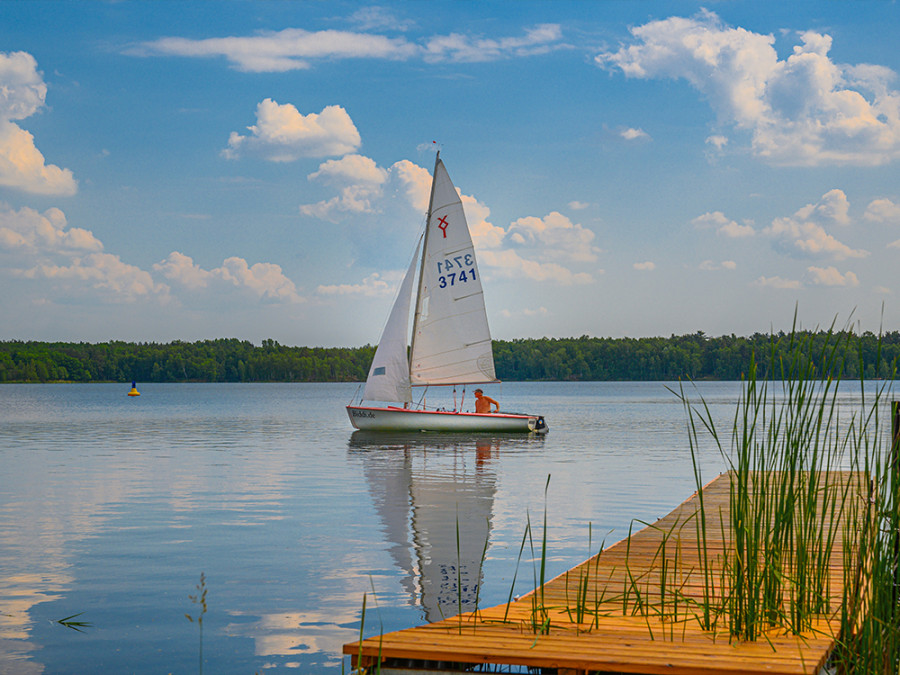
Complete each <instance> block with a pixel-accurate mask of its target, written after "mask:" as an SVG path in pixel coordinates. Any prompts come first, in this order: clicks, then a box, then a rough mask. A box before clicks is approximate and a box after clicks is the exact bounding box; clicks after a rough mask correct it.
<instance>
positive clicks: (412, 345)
mask: <svg viewBox="0 0 900 675" xmlns="http://www.w3.org/2000/svg"><path fill="white" fill-rule="evenodd" d="M440 161H441V151H440V150H438V151H437V155H435V157H434V171H432V172H431V195H430V196H429V197H428V215H427V216H426V217H425V236H424V237H422V262H421V264H420V265H419V285H418V287H417V288H416V311H415V314H414V316H413V326H412V335H411V336H410V338H409V377H410V382H411V381H412V357H413V354H414V353H415V346H416V332H417V331H418V328H419V316H420V315H421V314H422V280H423V279H424V276H425V275H424V272H425V260H426V259H427V257H428V232H429V230H431V209H432V207H433V206H434V186H435V184H436V183H437V168H438V163H439V162H440Z"/></svg>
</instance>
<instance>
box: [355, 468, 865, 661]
mask: <svg viewBox="0 0 900 675" xmlns="http://www.w3.org/2000/svg"><path fill="white" fill-rule="evenodd" d="M827 478H828V480H829V481H830V482H831V484H833V485H835V486H841V485H850V484H851V481H852V482H853V484H854V485H858V484H859V480H860V477H859V475H858V474H850V473H839V472H834V473H831V474H828V476H827ZM730 483H731V476H730V474H723V475H721V476H719V477H718V478H716V479H715V480H713V481H712V482H711V483H710V484H708V485H707V486H705V487H704V489H703V499H704V504H705V512H706V521H707V522H706V538H707V540H706V549H705V550H706V555H708V556H711V557H715V556H716V554H717V553H718V552H721V551H722V550H724V549H725V547H730V545H731V534H730V531H729V530H730V528H729V527H728V522H729V518H728V513H729V492H730ZM697 509H698V500H697V495H696V493H695V494H694V495H692V496H691V497H690V498H689V499H688V500H687V501H685V502H684V503H682V504H681V505H679V506H678V507H677V508H675V509H674V510H673V511H672V512H671V513H669V514H668V515H666V516H665V517H663V518H661V519H659V520H658V521H656V522H655V523H653V524H651V525H647V526H645V527H643V529H640V530H639V531H636V532H633V533H632V534H631V535H630V536H629V537H627V538H626V539H624V540H622V541H620V542H618V543H616V544H613V545H612V546H610V547H608V548H606V549H604V550H603V551H602V552H601V553H600V554H598V555H597V556H594V557H592V558H590V559H589V560H586V561H585V562H583V563H581V564H580V565H577V566H575V567H573V568H572V569H570V570H568V571H567V572H565V573H563V574H561V575H560V576H558V577H556V578H555V579H552V580H551V581H548V582H547V583H545V584H544V586H543V587H542V588H538V589H536V590H535V591H532V592H531V593H529V594H527V595H525V596H523V597H521V598H519V599H518V600H516V601H515V602H512V603H510V604H509V605H506V604H503V605H498V606H496V607H491V608H488V609H481V610H479V611H478V612H477V613H467V614H463V615H459V616H456V617H451V618H449V619H445V620H443V621H439V622H435V623H432V624H428V625H424V626H418V627H415V628H410V629H406V630H401V631H396V632H393V633H387V634H384V635H382V636H376V637H372V638H368V639H366V640H363V642H362V644H360V643H358V642H354V643H350V644H346V645H344V649H343V652H344V653H345V654H349V655H351V657H352V659H351V660H352V662H353V665H354V666H357V665H361V666H366V665H374V664H377V662H378V660H379V655H380V658H381V659H390V660H392V661H389V662H394V663H397V661H393V660H398V659H399V660H401V661H403V660H409V661H410V662H416V663H420V664H421V663H422V662H425V663H427V664H431V665H428V666H427V668H434V669H438V668H437V664H438V663H439V662H444V663H453V664H459V665H460V667H462V665H463V664H469V665H471V664H498V665H514V666H530V667H541V668H556V669H558V672H559V673H560V674H562V673H566V674H573V675H580V674H583V673H589V672H595V671H606V672H618V673H645V674H647V675H650V674H656V673H668V674H672V675H682V674H683V675H687V674H689V673H691V674H704V673H705V674H709V675H729V674H732V673H733V674H735V675H736V674H737V673H773V674H777V675H782V674H783V675H795V674H796V675H800V674H809V675H814V674H816V673H818V672H819V670H820V669H821V667H822V665H823V664H824V662H825V660H826V658H827V656H828V654H829V653H830V651H831V649H832V648H833V645H834V636H835V635H836V632H837V630H838V623H839V620H838V617H837V612H838V610H839V608H840V605H839V603H840V602H841V598H842V593H843V560H842V558H841V555H842V551H843V546H842V534H843V531H844V523H843V522H842V521H837V522H836V523H835V530H836V531H835V532H834V536H835V538H836V541H835V545H834V548H833V551H832V557H831V560H830V561H829V564H828V576H829V578H830V583H829V588H830V593H829V596H830V598H831V607H830V610H831V615H830V616H822V617H820V618H819V620H818V621H817V622H816V623H815V625H814V627H813V630H811V631H809V632H808V633H807V634H805V635H803V636H793V635H785V634H777V633H772V634H771V635H769V636H767V638H765V639H761V640H759V641H756V642H730V641H729V639H728V635H727V633H726V632H725V631H726V628H725V627H724V626H720V627H719V629H718V632H715V631H706V630H703V629H702V628H701V627H700V625H699V622H698V621H697V620H696V619H693V618H690V615H691V612H690V611H687V612H685V607H686V606H687V605H688V604H689V603H690V600H691V599H692V598H693V599H697V600H699V599H701V597H702V593H703V583H702V579H701V578H700V577H699V574H700V572H699V571H698V570H699V569H700V565H699V562H700V555H701V554H700V553H699V549H698V545H697V540H698V537H699V528H698V526H697V525H698V523H699V519H697V518H695V514H696V513H697ZM663 561H665V564H664V562H663ZM676 563H677V564H676ZM663 578H665V581H666V583H665V584H663ZM664 586H666V587H667V588H668V589H671V588H673V587H677V588H678V589H679V590H678V593H677V594H672V593H671V591H668V592H669V594H670V597H668V598H667V597H666V595H664V594H663V593H661V592H660V589H661V588H663V587H664ZM579 590H580V591H581V594H582V595H581V597H582V598H583V599H586V600H587V602H582V603H581V605H582V606H583V607H587V608H590V611H587V612H584V613H582V614H581V615H579V611H578V606H579V600H578V598H579ZM638 596H640V597H641V599H642V601H643V603H644V605H645V611H644V612H643V613H641V612H640V611H639V609H638V604H639V601H638V599H637V598H638ZM676 600H677V603H676ZM679 604H680V608H679V607H678V605H679ZM676 609H680V612H679V613H676ZM673 617H674V618H673ZM686 617H687V618H686ZM546 619H549V629H546V630H545V631H543V632H542V631H541V629H540V624H541V623H542V622H543V621H544V620H546ZM578 621H580V622H581V623H578ZM535 623H537V624H538V628H537V629H535ZM444 668H445V667H444ZM445 669H446V668H445ZM392 672H397V671H392Z"/></svg>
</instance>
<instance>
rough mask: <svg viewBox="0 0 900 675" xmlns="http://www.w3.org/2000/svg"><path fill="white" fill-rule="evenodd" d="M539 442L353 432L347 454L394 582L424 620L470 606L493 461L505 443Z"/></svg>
mask: <svg viewBox="0 0 900 675" xmlns="http://www.w3.org/2000/svg"><path fill="white" fill-rule="evenodd" d="M542 441H543V438H542V437H537V438H534V437H532V438H528V439H525V438H520V439H511V438H509V437H502V436H481V435H479V436H472V435H466V434H427V435H422V434H409V435H394V434H384V433H377V432H365V431H356V432H354V433H353V434H352V436H351V438H350V442H349V449H350V451H351V453H354V454H355V455H356V456H357V457H358V458H359V459H361V461H362V464H363V471H364V474H365V476H366V481H367V483H368V486H369V492H370V494H371V495H372V501H373V504H374V507H375V511H376V513H377V514H378V515H379V517H380V518H381V521H382V523H383V525H384V530H385V538H386V543H387V545H388V551H389V552H390V555H391V558H392V559H393V562H394V564H395V565H396V566H397V567H398V568H399V569H400V570H401V572H403V576H402V577H401V585H402V587H403V589H404V591H405V592H406V593H408V594H409V597H410V604H412V605H418V606H419V607H421V608H422V611H423V613H424V618H425V619H426V620H427V621H429V622H430V621H439V620H441V619H443V618H446V617H449V616H454V615H456V614H458V613H460V612H466V611H472V610H474V609H475V608H476V604H477V601H478V589H479V588H480V586H481V582H482V562H483V560H484V558H485V556H486V554H487V549H488V545H489V541H490V532H491V520H492V515H493V514H492V510H493V505H494V495H495V493H496V490H497V475H496V472H495V471H494V469H493V463H494V462H495V461H496V460H497V458H498V456H499V453H500V451H501V448H502V447H504V446H508V445H519V444H522V443H534V442H542Z"/></svg>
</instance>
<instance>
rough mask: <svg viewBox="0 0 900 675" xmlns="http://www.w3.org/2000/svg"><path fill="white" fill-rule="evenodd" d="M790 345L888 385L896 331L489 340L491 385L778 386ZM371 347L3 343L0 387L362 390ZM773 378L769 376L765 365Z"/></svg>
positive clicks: (899, 341)
mask: <svg viewBox="0 0 900 675" xmlns="http://www.w3.org/2000/svg"><path fill="white" fill-rule="evenodd" d="M791 340H794V341H797V340H805V341H808V342H809V343H810V344H811V345H812V347H813V349H812V350H811V351H809V350H807V353H813V354H815V353H817V352H818V351H819V350H823V349H825V350H827V349H828V348H829V347H828V345H833V344H834V343H835V342H839V343H840V344H841V345H842V346H841V349H842V350H843V353H842V355H841V357H842V358H841V359H840V363H841V368H842V370H841V372H834V373H831V374H832V375H833V376H839V377H843V378H859V377H861V376H862V377H864V378H867V379H871V378H885V379H887V378H891V377H894V375H895V373H896V367H897V364H898V359H900V331H893V332H890V333H884V334H882V335H875V334H873V333H869V332H866V333H862V334H861V335H856V334H852V333H844V332H837V333H834V332H826V331H819V332H804V331H798V332H794V333H789V334H785V333H777V334H774V335H770V334H763V333H756V334H754V335H752V336H749V337H739V336H735V335H730V336H722V337H709V336H707V335H705V334H704V333H703V332H697V333H693V334H690V335H672V336H671V337H668V338H665V337H651V338H596V337H588V336H582V337H579V338H536V339H531V338H529V339H517V340H494V363H495V368H496V372H497V377H498V378H499V379H501V380H506V381H533V380H569V381H627V380H644V381H674V380H679V379H693V380H740V379H741V378H742V377H743V376H744V375H745V374H746V373H747V371H748V369H749V366H750V363H751V356H753V358H755V361H756V363H757V364H758V368H759V372H760V374H763V375H765V374H766V373H773V374H774V375H775V377H778V376H779V375H778V372H779V371H778V362H779V359H780V358H781V357H782V356H783V355H785V354H787V353H788V348H789V343H790V341H791ZM374 353H375V347H373V346H371V345H366V346H364V347H355V348H346V347H288V346H285V345H281V344H278V342H276V341H274V340H263V342H262V344H261V345H259V346H257V345H254V344H253V343H252V342H249V341H247V340H238V339H233V338H232V339H218V340H201V341H198V342H181V341H174V342H169V343H164V344H163V343H155V342H103V343H97V344H91V343H85V342H77V343H75V342H30V341H29V342H24V341H18V340H10V341H4V342H0V382H130V381H131V380H136V381H138V382H360V381H363V380H365V379H366V374H367V373H368V370H369V364H370V362H371V360H372V355H373V354H374ZM773 363H774V364H775V369H774V370H773V369H772V364H773Z"/></svg>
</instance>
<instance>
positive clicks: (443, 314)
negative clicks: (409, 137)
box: [409, 155, 496, 385]
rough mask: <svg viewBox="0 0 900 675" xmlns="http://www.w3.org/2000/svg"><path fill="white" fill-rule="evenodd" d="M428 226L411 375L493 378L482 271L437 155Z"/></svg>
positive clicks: (425, 380)
mask: <svg viewBox="0 0 900 675" xmlns="http://www.w3.org/2000/svg"><path fill="white" fill-rule="evenodd" d="M432 180H433V184H432V198H431V208H430V211H429V218H428V224H427V227H426V230H425V244H424V249H423V260H422V268H421V272H420V278H419V292H418V298H417V302H416V316H415V321H414V323H413V341H412V353H411V356H410V364H409V369H410V380H411V382H412V384H414V385H426V384H467V383H475V382H493V381H495V380H496V376H495V374H494V357H493V353H492V350H491V332H490V329H489V327H488V322H487V312H485V309H484V294H483V293H482V290H481V273H480V272H479V271H478V264H477V263H476V260H475V248H474V247H473V246H472V237H471V236H470V235H469V227H468V225H467V224H466V216H465V212H464V211H463V205H462V201H461V200H460V198H459V194H457V192H456V188H455V187H454V186H453V183H452V182H451V181H450V176H449V175H447V170H446V169H445V168H444V163H443V162H442V161H441V160H440V155H438V157H437V159H436V160H435V166H434V176H433V179H432Z"/></svg>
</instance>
